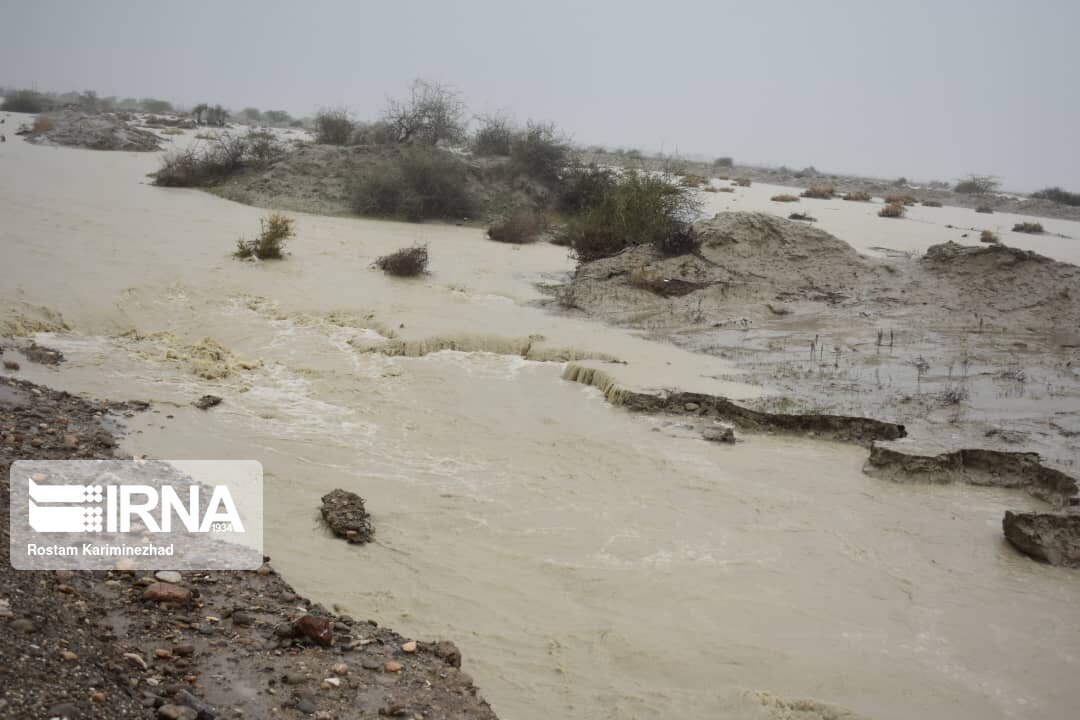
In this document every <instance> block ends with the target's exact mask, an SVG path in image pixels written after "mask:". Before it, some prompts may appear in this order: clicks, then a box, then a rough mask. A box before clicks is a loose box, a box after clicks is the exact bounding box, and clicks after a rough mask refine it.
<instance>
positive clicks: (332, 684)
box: [319, 677, 341, 690]
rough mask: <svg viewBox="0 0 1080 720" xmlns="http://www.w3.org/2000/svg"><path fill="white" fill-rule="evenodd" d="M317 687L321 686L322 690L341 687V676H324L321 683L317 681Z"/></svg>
mask: <svg viewBox="0 0 1080 720" xmlns="http://www.w3.org/2000/svg"><path fill="white" fill-rule="evenodd" d="M319 687H321V688H322V689H323V690H329V689H330V688H337V687H341V678H336V677H328V678H325V679H324V680H323V681H322V682H321V683H319Z"/></svg>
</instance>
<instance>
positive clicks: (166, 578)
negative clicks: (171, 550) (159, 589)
mask: <svg viewBox="0 0 1080 720" xmlns="http://www.w3.org/2000/svg"><path fill="white" fill-rule="evenodd" d="M154 577H156V578H157V579H158V580H160V581H161V582H167V583H172V584H174V585H175V584H177V583H179V582H180V581H181V580H183V577H182V576H181V575H180V573H178V572H176V571H175V570H158V571H157V572H156V573H154Z"/></svg>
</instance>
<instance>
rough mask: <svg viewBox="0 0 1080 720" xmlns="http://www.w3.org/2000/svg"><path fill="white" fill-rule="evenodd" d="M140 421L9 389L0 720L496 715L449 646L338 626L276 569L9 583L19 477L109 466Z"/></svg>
mask: <svg viewBox="0 0 1080 720" xmlns="http://www.w3.org/2000/svg"><path fill="white" fill-rule="evenodd" d="M141 409H143V406H139V405H132V404H126V403H119V404H115V403H114V404H110V403H96V402H91V401H87V400H84V399H82V398H78V397H74V396H72V395H69V394H67V393H63V392H56V391H53V390H50V389H48V388H43V387H37V386H34V385H32V384H30V383H25V382H20V381H17V380H13V379H11V378H0V485H2V486H0V515H2V517H3V518H4V519H5V521H4V537H2V538H0V545H2V547H3V552H4V554H5V557H4V558H3V561H2V562H0V717H11V718H34V719H36V718H68V719H69V720H76V719H78V718H95V717H105V718H162V719H164V720H170V719H172V720H177V719H181V720H207V719H209V718H233V717H249V718H268V717H278V718H304V717H314V718H321V719H322V720H331V719H334V720H344V719H345V718H359V717H376V716H390V717H409V718H462V719H463V718H494V717H495V715H494V713H493V712H492V710H491V708H490V707H489V706H488V705H487V703H486V702H485V701H484V700H483V699H482V698H481V697H480V696H479V695H478V693H477V689H476V687H475V686H474V685H473V683H472V679H471V678H470V677H469V675H468V674H466V673H465V672H463V671H462V670H461V669H460V665H461V655H460V653H459V652H458V651H457V648H455V647H454V645H453V644H452V643H449V642H432V643H428V642H418V641H416V640H413V639H410V638H405V637H402V636H400V635H398V634H396V633H394V632H393V631H391V630H387V629H385V628H380V627H378V626H377V625H376V624H375V623H373V622H370V621H362V620H357V619H353V618H350V617H347V616H343V615H337V614H335V613H333V612H331V611H329V610H327V609H325V608H323V607H321V606H320V605H318V604H316V603H313V602H311V601H310V600H307V599H305V598H303V597H301V596H299V595H298V594H297V593H296V591H295V590H294V589H293V588H292V587H291V586H290V585H289V584H288V583H287V582H286V581H285V580H284V579H283V578H281V577H280V576H279V575H278V574H277V573H276V572H275V571H274V569H273V567H272V566H271V565H270V564H269V563H267V564H264V565H263V567H261V568H260V569H259V570H258V571H257V572H232V571H218V572H188V573H183V574H181V573H175V572H168V571H166V572H159V573H157V574H156V575H155V574H154V573H148V572H135V571H131V570H127V569H125V568H124V566H122V565H121V566H119V567H118V569H116V570H114V571H110V572H71V571H52V572H30V571H16V570H13V569H12V568H11V565H10V563H9V562H8V558H7V557H6V555H7V553H8V538H7V535H8V532H9V530H8V522H7V518H8V517H9V500H8V498H9V493H8V483H9V476H8V473H9V468H10V465H11V463H12V462H13V461H14V460H17V459H23V458H40V459H77V458H84V459H89V458H107V457H113V456H114V454H115V450H116V441H115V437H114V435H113V431H114V430H115V428H116V427H117V422H118V420H119V419H120V418H122V416H123V415H125V414H130V413H133V412H136V411H138V410H141ZM121 562H122V561H121Z"/></svg>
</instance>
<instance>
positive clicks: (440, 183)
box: [352, 147, 472, 221]
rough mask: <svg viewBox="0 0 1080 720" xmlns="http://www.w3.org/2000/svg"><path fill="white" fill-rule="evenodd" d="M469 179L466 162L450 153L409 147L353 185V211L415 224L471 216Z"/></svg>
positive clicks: (434, 149) (371, 170)
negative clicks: (467, 187) (397, 218)
mask: <svg viewBox="0 0 1080 720" xmlns="http://www.w3.org/2000/svg"><path fill="white" fill-rule="evenodd" d="M467 179H468V168H467V167H466V165H465V163H463V162H462V161H461V160H459V159H458V158H456V157H454V156H453V155H451V154H450V153H448V152H445V151H443V150H439V149H436V148H419V147H418V148H408V149H406V150H405V151H404V152H402V154H401V155H400V156H399V157H397V158H396V159H394V160H392V161H390V162H388V163H384V164H382V165H379V166H376V167H374V168H371V169H370V170H369V171H368V172H367V173H365V174H364V175H362V176H361V177H360V178H358V179H357V180H356V181H355V182H354V183H353V189H352V197H353V209H354V210H356V212H357V213H359V214H361V215H374V216H377V217H400V218H404V219H406V220H412V221H420V220H427V219H430V218H463V217H467V216H468V215H469V213H470V210H471V206H472V203H471V202H470V198H469V195H468V192H467V191H466V189H465V185H466V180H467Z"/></svg>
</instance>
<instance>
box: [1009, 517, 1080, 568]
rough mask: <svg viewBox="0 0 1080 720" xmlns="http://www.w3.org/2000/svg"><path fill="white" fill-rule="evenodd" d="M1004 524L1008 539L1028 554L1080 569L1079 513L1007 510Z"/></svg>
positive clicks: (1054, 563)
mask: <svg viewBox="0 0 1080 720" xmlns="http://www.w3.org/2000/svg"><path fill="white" fill-rule="evenodd" d="M1001 527H1002V530H1003V531H1004V532H1005V539H1006V540H1008V541H1009V542H1010V543H1012V545H1013V547H1015V548H1016V549H1017V550H1019V551H1020V552H1022V553H1024V554H1025V555H1030V556H1031V557H1033V558H1035V559H1036V560H1040V561H1042V562H1045V563H1049V564H1050V565H1061V566H1063V567H1071V568H1080V513H1077V512H1069V513H1014V512H1006V513H1005V517H1004V518H1003V519H1002V521H1001Z"/></svg>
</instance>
